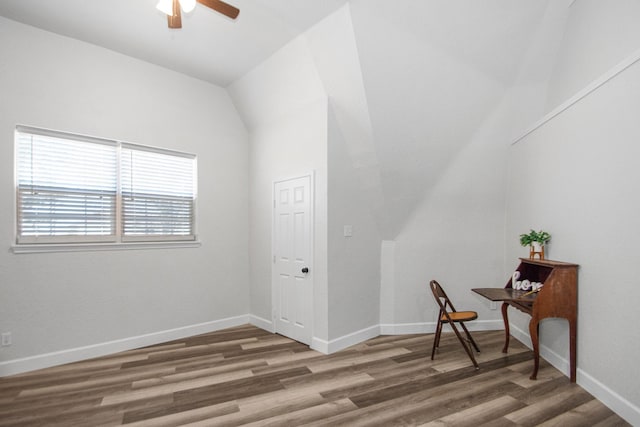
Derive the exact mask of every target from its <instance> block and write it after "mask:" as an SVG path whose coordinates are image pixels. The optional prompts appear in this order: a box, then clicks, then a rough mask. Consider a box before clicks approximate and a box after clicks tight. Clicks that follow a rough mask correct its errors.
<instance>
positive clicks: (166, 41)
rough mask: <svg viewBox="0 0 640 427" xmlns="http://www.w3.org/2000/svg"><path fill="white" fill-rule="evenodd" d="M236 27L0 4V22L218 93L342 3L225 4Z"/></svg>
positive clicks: (134, 7)
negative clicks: (81, 44)
mask: <svg viewBox="0 0 640 427" xmlns="http://www.w3.org/2000/svg"><path fill="white" fill-rule="evenodd" d="M227 2H228V3H230V4H233V5H234V6H236V7H238V8H239V9H240V15H239V16H238V18H237V19H236V20H231V19H228V18H226V17H225V16H223V15H221V14H219V13H217V12H215V11H213V10H211V9H209V8H207V7H205V6H202V5H197V6H196V9H195V10H194V11H193V12H191V13H189V14H183V17H182V28H181V29H169V28H168V27H167V19H166V15H164V14H163V13H162V12H160V11H158V10H157V9H156V7H155V5H156V3H157V0H2V1H0V16H4V17H7V18H9V19H12V20H15V21H18V22H22V23H25V24H28V25H32V26H34V27H38V28H42V29H44V30H48V31H51V32H54V33H57V34H61V35H64V36H68V37H72V38H75V39H78V40H83V41H86V42H89V43H92V44H95V45H98V46H102V47H105V48H107V49H111V50H114V51H116V52H120V53H123V54H125V55H129V56H132V57H134V58H139V59H142V60H144V61H147V62H150V63H153V64H157V65H160V66H162V67H165V68H169V69H172V70H175V71H178V72H180V73H184V74H187V75H190V76H193V77H196V78H198V79H201V80H204V81H208V82H211V83H213V84H216V85H218V86H222V87H226V86H227V85H228V84H229V83H231V82H232V81H234V80H236V79H238V78H239V77H241V76H242V75H244V74H245V73H246V72H247V71H249V70H251V69H252V68H253V67H255V66H256V65H258V64H260V63H261V62H262V61H264V60H265V59H267V58H268V57H269V56H271V55H272V54H273V53H274V52H276V51H277V50H278V49H280V48H281V47H282V46H284V45H285V44H286V43H288V42H289V41H291V39H293V38H294V37H296V36H297V35H299V34H300V33H302V32H304V31H305V30H306V29H308V28H309V27H310V26H312V25H313V24H315V23H317V22H318V21H320V20H321V19H322V18H324V17H325V16H327V15H329V14H330V13H332V12H333V11H335V10H337V9H338V8H339V7H340V6H342V5H344V4H345V3H346V2H347V0H321V1H319V0H228V1H227Z"/></svg>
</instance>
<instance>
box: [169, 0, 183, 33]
mask: <svg viewBox="0 0 640 427" xmlns="http://www.w3.org/2000/svg"><path fill="white" fill-rule="evenodd" d="M167 20H168V22H169V28H182V17H181V15H180V4H179V3H178V0H173V15H167Z"/></svg>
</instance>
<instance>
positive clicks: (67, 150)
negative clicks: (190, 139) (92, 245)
mask: <svg viewBox="0 0 640 427" xmlns="http://www.w3.org/2000/svg"><path fill="white" fill-rule="evenodd" d="M16 181H17V196H16V197H17V243H18V244H29V243H89V242H104V243H123V242H142V241H178V240H191V241H193V240H195V199H196V191H195V188H196V185H195V184H196V159H195V156H194V155H191V154H185V153H179V152H174V151H169V150H163V149H158V148H151V147H144V146H140V145H135V144H130V143H124V142H118V141H111V140H104V139H99V138H92V137H85V136H79V135H73V134H67V133H62V132H55V131H48V130H43V129H36V128H30V127H26V126H18V127H17V128H16Z"/></svg>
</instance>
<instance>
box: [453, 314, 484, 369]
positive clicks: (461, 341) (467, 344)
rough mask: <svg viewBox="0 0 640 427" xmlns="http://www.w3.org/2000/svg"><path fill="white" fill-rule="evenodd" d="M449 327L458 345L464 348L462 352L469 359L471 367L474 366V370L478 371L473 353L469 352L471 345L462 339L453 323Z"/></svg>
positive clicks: (478, 367)
mask: <svg viewBox="0 0 640 427" xmlns="http://www.w3.org/2000/svg"><path fill="white" fill-rule="evenodd" d="M450 325H451V329H453V332H455V333H456V336H457V337H458V340H459V341H460V344H462V347H464V350H465V351H466V352H467V354H468V355H469V359H471V362H472V363H473V366H475V368H476V369H480V366H479V365H478V362H476V358H475V357H473V351H471V343H470V342H469V341H468V340H465V339H464V337H463V336H462V335H461V334H460V332H459V331H458V328H456V325H455V324H454V323H453V322H451V323H450Z"/></svg>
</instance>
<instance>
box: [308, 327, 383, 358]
mask: <svg viewBox="0 0 640 427" xmlns="http://www.w3.org/2000/svg"><path fill="white" fill-rule="evenodd" d="M378 335H380V325H374V326H370V327H368V328H365V329H361V330H359V331H356V332H353V333H350V334H348V335H344V336H342V337H340V338H336V339H334V340H331V341H325V340H322V339H320V338H316V337H314V338H313V339H312V340H311V348H312V349H313V350H316V351H319V352H320V353H324V354H331V353H335V352H336V351H340V350H342V349H345V348H347V347H351V346H352V345H355V344H359V343H361V342H363V341H366V340H368V339H371V338H375V337H377V336H378Z"/></svg>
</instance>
